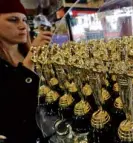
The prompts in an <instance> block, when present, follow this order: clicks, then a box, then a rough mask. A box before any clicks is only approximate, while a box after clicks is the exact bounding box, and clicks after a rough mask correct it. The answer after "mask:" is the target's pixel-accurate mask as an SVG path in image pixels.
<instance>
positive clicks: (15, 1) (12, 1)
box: [0, 0, 26, 15]
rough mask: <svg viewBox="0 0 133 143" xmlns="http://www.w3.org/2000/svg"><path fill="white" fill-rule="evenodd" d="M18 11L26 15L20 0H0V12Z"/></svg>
mask: <svg viewBox="0 0 133 143" xmlns="http://www.w3.org/2000/svg"><path fill="white" fill-rule="evenodd" d="M12 12H19V13H23V14H25V15H26V10H25V8H24V7H23V5H22V4H21V2H20V0H0V13H12Z"/></svg>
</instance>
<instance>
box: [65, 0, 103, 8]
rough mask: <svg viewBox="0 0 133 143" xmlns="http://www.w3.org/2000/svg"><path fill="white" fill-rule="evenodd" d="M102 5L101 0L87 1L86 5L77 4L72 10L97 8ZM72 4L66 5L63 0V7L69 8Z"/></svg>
mask: <svg viewBox="0 0 133 143" xmlns="http://www.w3.org/2000/svg"><path fill="white" fill-rule="evenodd" d="M103 3H104V1H103V0H99V1H97V2H93V1H91V0H90V1H89V2H88V3H85V4H83V3H78V4H76V5H75V6H74V8H99V7H100V6H101V5H102V4H103ZM73 4H74V3H67V2H65V0H63V6H64V7H71V6H72V5H73Z"/></svg>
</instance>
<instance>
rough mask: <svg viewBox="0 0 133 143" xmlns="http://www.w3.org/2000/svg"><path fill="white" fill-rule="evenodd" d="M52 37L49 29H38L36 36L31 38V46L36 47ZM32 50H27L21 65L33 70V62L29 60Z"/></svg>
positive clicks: (44, 43)
mask: <svg viewBox="0 0 133 143" xmlns="http://www.w3.org/2000/svg"><path fill="white" fill-rule="evenodd" d="M51 38H52V33H51V32H50V31H40V33H39V34H38V36H37V37H36V38H35V39H34V40H33V42H32V46H35V47H38V46H43V45H46V44H49V42H50V41H51ZM31 57H32V52H31V51H29V52H28V54H27V56H26V58H25V59H24V61H23V65H24V66H25V67H27V68H28V69H30V70H32V71H34V64H33V62H32V61H31Z"/></svg>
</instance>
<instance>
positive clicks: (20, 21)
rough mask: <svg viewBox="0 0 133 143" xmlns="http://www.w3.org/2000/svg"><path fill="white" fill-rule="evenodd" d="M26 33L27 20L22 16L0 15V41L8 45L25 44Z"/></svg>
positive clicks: (12, 14)
mask: <svg viewBox="0 0 133 143" xmlns="http://www.w3.org/2000/svg"><path fill="white" fill-rule="evenodd" d="M27 33H28V25H27V18H26V16H25V15H24V14H22V13H7V14H0V40H2V41H3V40H4V42H7V43H10V44H20V43H26V42H27Z"/></svg>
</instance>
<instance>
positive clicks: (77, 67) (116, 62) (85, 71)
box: [31, 37, 133, 143]
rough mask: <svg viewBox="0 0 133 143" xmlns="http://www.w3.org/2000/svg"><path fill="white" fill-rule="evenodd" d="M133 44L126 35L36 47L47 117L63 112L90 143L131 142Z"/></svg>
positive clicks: (64, 117) (62, 116)
mask: <svg viewBox="0 0 133 143" xmlns="http://www.w3.org/2000/svg"><path fill="white" fill-rule="evenodd" d="M132 45H133V37H123V38H121V39H113V40H110V41H108V42H104V41H103V40H92V41H89V42H81V43H74V42H69V43H66V44H64V45H63V46H62V47H59V46H58V45H56V44H54V45H53V46H52V47H50V48H49V47H47V46H44V47H40V48H38V50H36V48H35V47H33V48H32V49H31V50H32V52H33V57H32V60H33V61H34V62H35V64H36V70H37V71H38V73H39V74H41V75H42V77H43V78H42V79H43V80H42V81H41V82H40V83H41V85H40V92H39V97H40V98H39V99H40V100H39V102H40V104H41V105H43V106H44V107H45V108H46V109H47V113H48V115H49V116H51V115H52V116H53V115H57V114H58V113H60V114H58V115H59V118H63V119H66V120H68V121H69V122H71V126H72V130H73V131H74V132H75V133H79V134H82V133H87V140H88V142H89V143H104V142H110V143H132V142H133V131H132V127H133V125H132V114H131V108H129V107H131V102H130V103H129V101H130V99H132V98H131V96H132V95H131V94H130V93H129V96H127V93H128V92H127V91H132V89H131V88H132V86H129V85H132V84H130V82H129V81H130V80H131V78H129V77H131V76H132V57H133V48H132ZM116 75H117V78H116ZM119 75H120V76H121V77H120V76H119ZM117 79H118V80H117ZM119 79H121V82H119V81H120V80H119ZM117 81H118V82H117ZM118 83H119V84H118ZM123 87H124V88H123ZM121 91H123V93H124V94H122V95H121ZM121 97H122V98H121ZM121 99H122V100H121ZM123 103H124V104H123Z"/></svg>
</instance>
